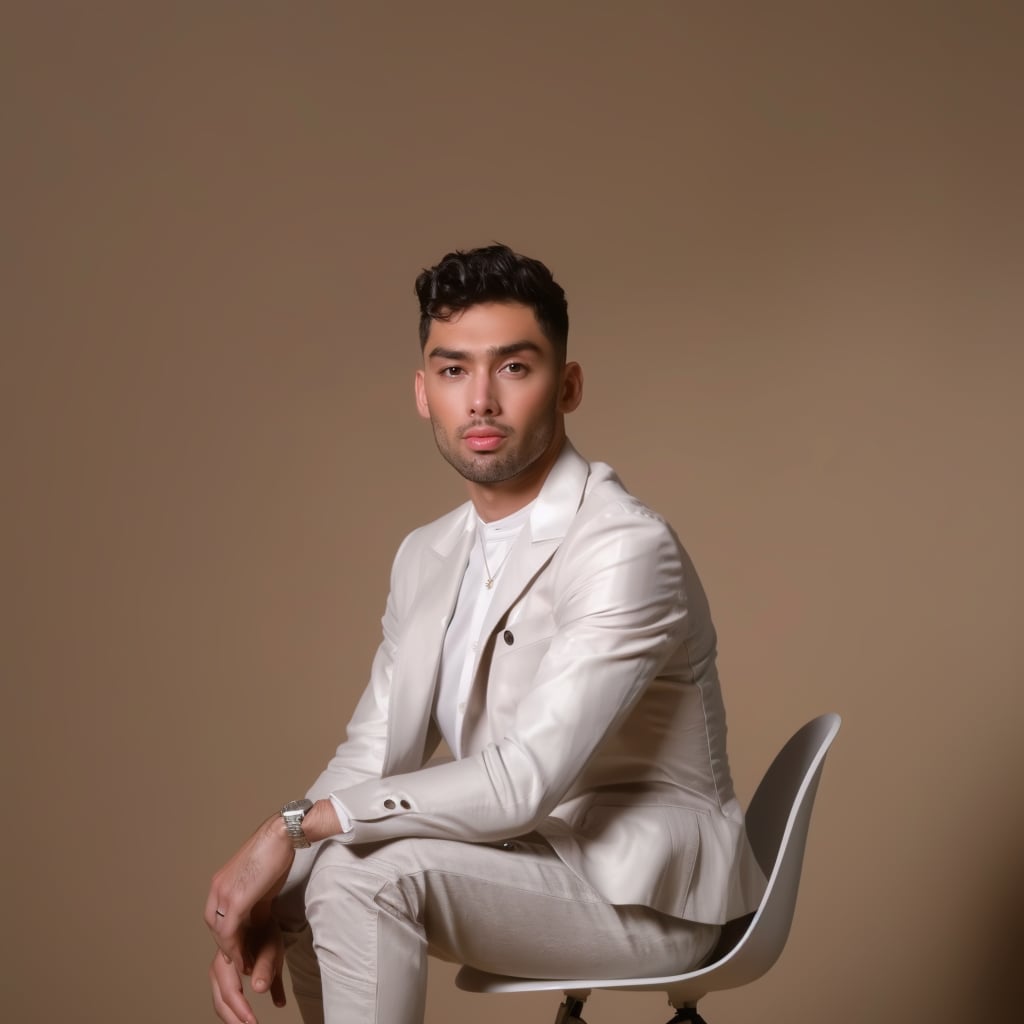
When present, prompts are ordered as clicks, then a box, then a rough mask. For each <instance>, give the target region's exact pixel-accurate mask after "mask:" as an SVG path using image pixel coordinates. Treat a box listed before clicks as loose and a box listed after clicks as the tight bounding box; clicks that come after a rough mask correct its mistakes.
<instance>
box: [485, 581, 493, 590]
mask: <svg viewBox="0 0 1024 1024" xmlns="http://www.w3.org/2000/svg"><path fill="white" fill-rule="evenodd" d="M484 586H485V587H486V588H487V589H488V590H490V589H491V587H493V586H494V580H493V579H489V580H484Z"/></svg>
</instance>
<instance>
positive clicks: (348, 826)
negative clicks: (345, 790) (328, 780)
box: [330, 793, 352, 833]
mask: <svg viewBox="0 0 1024 1024" xmlns="http://www.w3.org/2000/svg"><path fill="white" fill-rule="evenodd" d="M330 797H331V803H332V804H333V805H334V811H335V813H336V814H337V815H338V821H339V822H341V831H342V833H345V832H351V831H352V815H351V814H349V813H348V808H347V807H346V806H345V805H344V804H343V803H342V802H341V801H340V800H339V799H338V798H337V796H335V795H334V793H331V794H330Z"/></svg>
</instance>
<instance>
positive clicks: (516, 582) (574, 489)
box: [473, 441, 590, 678]
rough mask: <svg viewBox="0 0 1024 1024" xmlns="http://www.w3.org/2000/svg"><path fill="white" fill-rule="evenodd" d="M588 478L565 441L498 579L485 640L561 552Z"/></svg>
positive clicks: (586, 466) (584, 463)
mask: <svg viewBox="0 0 1024 1024" xmlns="http://www.w3.org/2000/svg"><path fill="white" fill-rule="evenodd" d="M589 475H590V464H589V463H588V462H587V461H586V459H584V458H583V456H582V455H580V454H579V452H577V451H576V449H575V448H573V446H572V445H571V444H570V443H569V442H568V441H566V442H565V447H564V448H563V449H562V452H561V454H560V455H559V457H558V460H557V461H556V462H555V464H554V466H552V467H551V472H550V473H549V474H548V478H547V480H545V481H544V486H543V487H542V488H541V492H540V494H538V495H537V499H536V501H535V502H534V506H533V509H532V510H531V512H530V519H529V521H528V523H527V524H526V526H525V527H524V528H523V531H522V532H521V533H520V534H519V537H518V538H517V539H516V542H515V544H514V545H513V546H512V550H511V551H510V552H509V555H508V559H507V561H506V563H505V568H504V570H503V571H502V572H501V574H500V575H499V576H498V580H497V582H496V584H495V590H494V598H493V600H492V601H491V605H490V608H489V609H488V611H487V615H486V617H485V618H484V624H483V628H482V629H481V632H480V635H481V636H482V637H487V636H490V635H491V633H492V632H493V631H494V629H495V628H496V627H497V625H498V623H499V622H500V621H501V620H502V619H503V618H504V617H505V615H506V613H507V612H508V610H509V608H511V607H512V605H513V604H515V602H516V601H517V600H519V598H520V596H521V595H522V594H523V592H524V591H525V590H526V589H527V587H528V586H529V585H530V583H531V582H532V580H533V578H534V577H535V576H536V575H537V573H538V572H540V571H541V569H543V568H544V566H545V565H547V563H548V562H549V561H550V560H551V557H552V555H554V553H555V552H556V551H557V550H558V546H559V544H561V542H562V538H563V537H565V534H566V532H567V531H568V529H569V526H570V524H571V523H572V521H573V518H574V517H575V515H576V513H577V511H579V507H580V502H581V501H582V500H583V493H584V490H585V488H586V485H587V479H588V477H589ZM483 649H484V645H483V644H481V645H480V650H479V651H478V652H477V659H476V662H475V664H474V666H473V675H474V678H475V677H476V675H477V672H478V670H479V668H480V657H481V655H482V653H483Z"/></svg>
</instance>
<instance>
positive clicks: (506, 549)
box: [434, 503, 532, 758]
mask: <svg viewBox="0 0 1024 1024" xmlns="http://www.w3.org/2000/svg"><path fill="white" fill-rule="evenodd" d="M531 504H532V503H531ZM529 518H530V505H525V506H523V508H521V509H519V510H518V511H516V512H513V513H512V515H510V516H506V517H505V518H504V519H497V520H495V521H494V522H493V523H485V522H484V521H483V520H482V519H480V517H479V516H474V517H473V520H472V521H473V522H475V524H476V534H477V542H476V543H475V544H474V545H473V547H472V548H471V549H470V553H469V562H468V563H467V565H466V571H465V573H464V574H463V577H462V585H461V586H460V588H459V596H458V600H457V601H456V602H455V613H454V614H453V615H452V620H451V622H450V623H449V624H448V631H447V632H446V633H445V637H444V648H443V649H442V652H441V671H440V681H439V684H438V688H437V696H436V698H435V701H434V720H435V721H436V722H437V725H438V728H439V729H440V730H441V735H442V736H443V737H444V739H445V742H446V743H447V744H448V748H449V750H451V752H452V753H453V754H454V755H455V757H457V758H458V757H461V756H462V744H461V736H462V722H463V720H464V719H465V717H466V707H467V704H468V702H469V693H470V689H471V688H472V686H473V669H474V667H475V666H476V662H477V654H478V652H479V649H480V644H481V643H482V642H483V640H484V638H483V637H482V636H481V635H480V632H481V629H482V627H483V622H484V618H485V617H486V615H487V610H488V609H489V608H490V606H491V601H492V600H493V598H494V587H495V586H496V584H497V581H498V579H499V577H500V576H501V572H502V570H503V569H504V568H505V563H506V561H507V559H508V557H509V554H510V552H511V551H512V545H513V544H514V543H515V541H516V538H517V537H518V536H519V534H520V533H521V532H522V529H523V526H524V525H525V524H526V521H527V520H528V519H529ZM488 579H490V580H491V582H492V586H490V587H488V586H487V581H488Z"/></svg>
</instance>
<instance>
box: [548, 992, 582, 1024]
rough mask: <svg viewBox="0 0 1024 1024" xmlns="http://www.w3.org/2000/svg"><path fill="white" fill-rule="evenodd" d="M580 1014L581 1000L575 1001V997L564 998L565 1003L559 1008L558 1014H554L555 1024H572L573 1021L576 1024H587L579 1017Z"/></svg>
mask: <svg viewBox="0 0 1024 1024" xmlns="http://www.w3.org/2000/svg"><path fill="white" fill-rule="evenodd" d="M582 1012H583V1000H582V999H577V998H576V997H575V996H566V997H565V1002H564V1003H562V1005H561V1006H559V1008H558V1013H556V1014H555V1024H572V1022H573V1021H576V1022H578V1024H587V1022H586V1021H585V1020H584V1019H583V1018H582V1017H581V1016H580V1014H581V1013H582Z"/></svg>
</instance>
